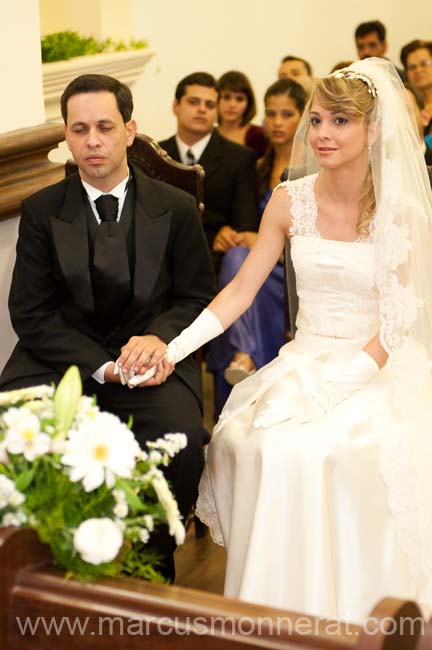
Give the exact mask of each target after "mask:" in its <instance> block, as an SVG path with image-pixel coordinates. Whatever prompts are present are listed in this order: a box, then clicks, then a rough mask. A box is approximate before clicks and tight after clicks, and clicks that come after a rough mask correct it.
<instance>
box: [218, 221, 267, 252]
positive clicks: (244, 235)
mask: <svg viewBox="0 0 432 650" xmlns="http://www.w3.org/2000/svg"><path fill="white" fill-rule="evenodd" d="M257 237H258V233H256V232H252V231H251V230H245V231H244V232H237V231H236V230H234V229H233V228H231V226H223V227H222V228H221V229H220V230H219V232H218V234H217V235H216V237H215V238H214V241H213V250H214V251H217V252H219V253H226V252H227V250H229V249H230V248H233V246H246V247H248V248H252V246H253V245H254V244H255V242H256V239H257Z"/></svg>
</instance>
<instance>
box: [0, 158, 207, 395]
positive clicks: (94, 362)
mask: <svg viewBox="0 0 432 650" xmlns="http://www.w3.org/2000/svg"><path fill="white" fill-rule="evenodd" d="M132 169H133V176H134V182H135V213H134V228H135V269H134V283H133V284H134V286H133V292H132V298H131V300H130V302H129V304H128V305H127V306H126V308H125V309H124V311H123V313H121V314H119V317H118V322H117V323H116V326H115V327H114V329H113V330H112V331H111V332H110V333H109V334H108V335H106V333H102V332H100V331H98V328H97V321H96V320H95V313H94V312H95V305H94V299H93V290H92V284H91V276H90V262H89V242H88V228H87V219H88V213H87V207H86V200H85V198H84V193H83V187H82V184H81V180H80V178H79V176H78V174H77V173H76V174H72V175H71V176H69V177H67V178H66V179H65V180H63V181H61V182H60V183H57V184H55V185H52V186H50V187H47V188H45V189H43V190H41V191H40V192H38V193H36V194H34V195H32V196H31V197H30V198H28V199H26V200H25V201H23V204H22V209H21V220H20V226H19V237H18V243H17V258H16V263H15V268H14V271H13V277H12V286H11V291H10V296H9V309H10V315H11V321H12V325H13V327H14V329H15V331H16V333H17V335H18V338H19V342H18V344H17V345H16V347H15V349H14V351H13V353H12V356H11V358H10V359H9V361H8V362H7V364H6V366H5V368H4V370H3V372H2V375H1V377H0V386H1V385H2V384H6V385H7V383H8V382H11V381H14V382H15V384H16V380H17V379H18V380H19V381H20V383H21V385H23V386H25V385H28V384H29V383H30V380H31V383H33V384H34V383H40V382H37V381H34V378H35V377H36V378H37V377H39V376H40V377H41V379H42V381H45V382H46V381H49V380H51V379H52V380H53V381H56V380H58V378H59V377H60V376H61V375H62V374H63V373H64V372H65V370H66V369H67V368H68V367H69V366H70V365H72V364H76V365H77V366H78V367H79V369H80V373H81V377H82V379H83V380H85V379H87V378H88V377H90V376H91V375H92V374H93V373H94V372H95V370H96V369H97V368H99V367H100V366H101V365H102V364H104V363H105V362H107V361H112V360H114V359H115V358H116V357H117V356H118V354H119V350H120V347H121V346H122V345H124V344H125V343H126V342H127V341H128V340H129V338H130V337H131V336H133V335H139V334H146V333H151V334H156V335H158V336H159V337H160V338H161V339H163V340H164V341H166V342H169V341H170V340H171V339H172V338H173V337H175V336H176V335H177V334H178V333H179V332H180V331H181V330H182V329H183V328H184V327H186V326H187V325H189V324H190V323H191V322H192V320H193V319H194V318H195V317H196V316H197V315H198V314H199V313H200V311H201V310H202V309H203V308H204V307H205V306H206V305H207V304H208V302H209V301H210V300H211V298H212V297H213V295H214V276H213V270H212V268H211V261H210V255H209V250H208V247H207V243H206V240H205V236H204V232H203V228H202V224H201V219H200V216H199V214H198V210H197V208H196V204H195V201H194V199H193V197H191V196H190V195H188V194H186V193H185V192H183V191H182V190H179V189H176V188H174V187H172V186H170V185H167V184H165V183H161V182H159V181H156V180H153V179H150V178H148V177H146V176H144V175H143V174H142V173H141V172H140V171H139V170H137V169H135V168H132ZM175 372H176V373H177V375H178V376H179V378H181V379H182V380H183V381H184V382H185V383H186V384H187V385H188V386H189V387H190V388H191V389H192V391H193V392H194V393H195V394H196V395H197V397H199V396H200V395H201V378H200V372H199V370H198V367H197V365H196V363H195V362H194V360H193V359H191V358H190V357H189V358H188V359H185V361H184V362H182V363H180V364H178V366H177V367H176V370H175ZM6 387H7V386H6Z"/></svg>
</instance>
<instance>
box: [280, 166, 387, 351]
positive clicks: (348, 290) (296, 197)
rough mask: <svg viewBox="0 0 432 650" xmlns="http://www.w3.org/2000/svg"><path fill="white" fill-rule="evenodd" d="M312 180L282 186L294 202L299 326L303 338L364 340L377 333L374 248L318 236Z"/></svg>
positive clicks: (293, 246)
mask: <svg viewBox="0 0 432 650" xmlns="http://www.w3.org/2000/svg"><path fill="white" fill-rule="evenodd" d="M316 178H317V174H314V175H312V176H306V177H305V178H302V179H299V180H296V181H292V182H290V183H286V184H285V186H284V187H285V189H286V191H287V192H288V193H289V195H290V198H291V202H292V208H291V214H292V218H293V224H292V228H291V236H292V241H291V254H292V259H293V264H294V269H295V272H296V282H297V293H298V296H299V312H298V316H297V322H296V324H297V328H298V330H299V332H300V333H301V334H314V335H319V336H325V337H335V338H343V339H353V338H355V339H365V340H368V338H371V337H372V336H373V335H374V334H376V333H377V331H378V329H379V293H378V289H377V287H376V285H375V253H374V246H373V245H372V243H371V241H369V240H359V241H356V242H342V241H335V240H329V239H323V238H321V237H320V235H319V233H318V231H317V227H316V220H317V212H318V211H317V204H316V200H315V195H314V191H313V188H314V184H315V180H316Z"/></svg>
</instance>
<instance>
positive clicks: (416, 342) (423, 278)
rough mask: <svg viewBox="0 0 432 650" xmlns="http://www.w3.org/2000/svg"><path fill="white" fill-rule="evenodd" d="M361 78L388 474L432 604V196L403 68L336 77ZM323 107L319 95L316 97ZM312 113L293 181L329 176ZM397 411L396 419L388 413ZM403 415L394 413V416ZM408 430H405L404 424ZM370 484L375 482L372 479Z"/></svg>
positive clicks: (373, 67)
mask: <svg viewBox="0 0 432 650" xmlns="http://www.w3.org/2000/svg"><path fill="white" fill-rule="evenodd" d="M330 76H334V77H336V78H340V79H345V80H347V89H348V91H349V80H350V79H356V80H358V79H360V80H362V81H363V83H365V84H366V86H367V88H368V92H369V93H371V94H372V96H373V97H374V100H375V101H374V109H373V113H372V115H371V117H370V120H369V154H370V155H369V158H370V165H371V173H372V179H373V186H374V193H375V202H376V212H375V215H374V218H373V220H372V223H371V236H372V241H373V243H374V245H375V252H376V256H375V257H376V285H377V287H378V290H379V295H380V301H379V304H380V323H381V326H380V340H381V343H382V345H383V347H384V348H385V350H386V351H387V352H388V353H389V359H388V362H387V364H386V367H385V369H384V375H385V376H387V379H388V381H391V382H393V385H394V390H393V395H394V401H393V405H392V408H393V409H394V413H397V417H396V418H394V417H390V418H389V419H388V420H387V417H386V414H385V413H384V409H383V415H382V419H381V420H380V421H379V422H378V421H376V422H375V423H374V426H377V427H379V428H380V436H381V438H382V442H383V444H382V459H381V461H382V462H381V468H382V472H383V476H384V478H385V481H386V483H387V486H388V495H389V504H390V507H391V509H392V512H393V514H394V516H395V519H396V523H397V529H398V533H399V539H400V542H401V545H402V547H403V548H404V550H405V551H406V552H407V553H408V555H409V557H410V559H411V564H412V568H413V572H414V575H415V578H416V582H417V584H419V585H420V588H419V590H418V592H417V594H416V597H417V598H418V599H419V600H420V601H421V602H429V603H432V379H431V367H432V192H431V187H430V181H429V176H428V173H427V168H426V164H425V161H424V154H423V150H422V148H421V145H420V140H419V135H418V132H417V128H416V125H415V121H414V115H413V111H412V107H411V106H410V104H409V100H408V99H407V96H406V91H405V89H404V87H403V84H402V82H401V80H400V78H399V75H398V73H397V71H396V69H395V67H394V66H393V64H392V63H391V62H389V61H387V60H386V59H377V58H371V59H365V60H363V61H356V62H355V63H353V64H352V65H350V66H349V67H347V68H344V69H342V70H338V71H337V72H335V73H333V75H330ZM311 102H313V95H312V98H311ZM310 106H311V103H309V105H308V106H307V107H306V109H305V112H304V114H303V118H302V121H301V123H300V125H299V128H298V130H297V134H296V138H295V141H294V146H293V154H292V160H291V169H290V179H295V178H298V177H300V176H303V175H308V174H312V173H315V172H317V171H319V170H320V166H319V163H318V161H317V159H316V158H315V156H314V153H313V151H312V148H311V146H310V144H309V140H308V128H309V111H310ZM387 415H388V414H387ZM393 415H394V414H393ZM395 421H399V422H400V426H399V427H396V429H397V430H395V426H394V422H395ZM365 480H367V477H365Z"/></svg>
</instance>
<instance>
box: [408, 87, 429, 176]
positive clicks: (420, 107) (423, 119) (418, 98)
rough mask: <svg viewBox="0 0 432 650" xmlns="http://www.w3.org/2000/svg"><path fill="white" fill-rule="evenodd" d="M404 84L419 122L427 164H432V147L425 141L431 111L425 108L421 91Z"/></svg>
mask: <svg viewBox="0 0 432 650" xmlns="http://www.w3.org/2000/svg"><path fill="white" fill-rule="evenodd" d="M404 85H405V89H406V93H407V97H408V99H409V101H410V104H411V106H412V109H413V112H414V118H415V121H416V124H417V129H418V132H419V136H420V140H421V146H422V150H423V151H424V156H425V161H426V165H432V148H431V147H429V146H428V145H427V143H426V142H425V141H424V130H425V127H426V126H427V125H428V123H429V113H428V111H426V110H425V105H424V101H423V97H422V95H421V93H420V92H419V91H418V90H416V89H415V88H413V87H412V86H410V85H409V84H404ZM431 145H432V142H431Z"/></svg>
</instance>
